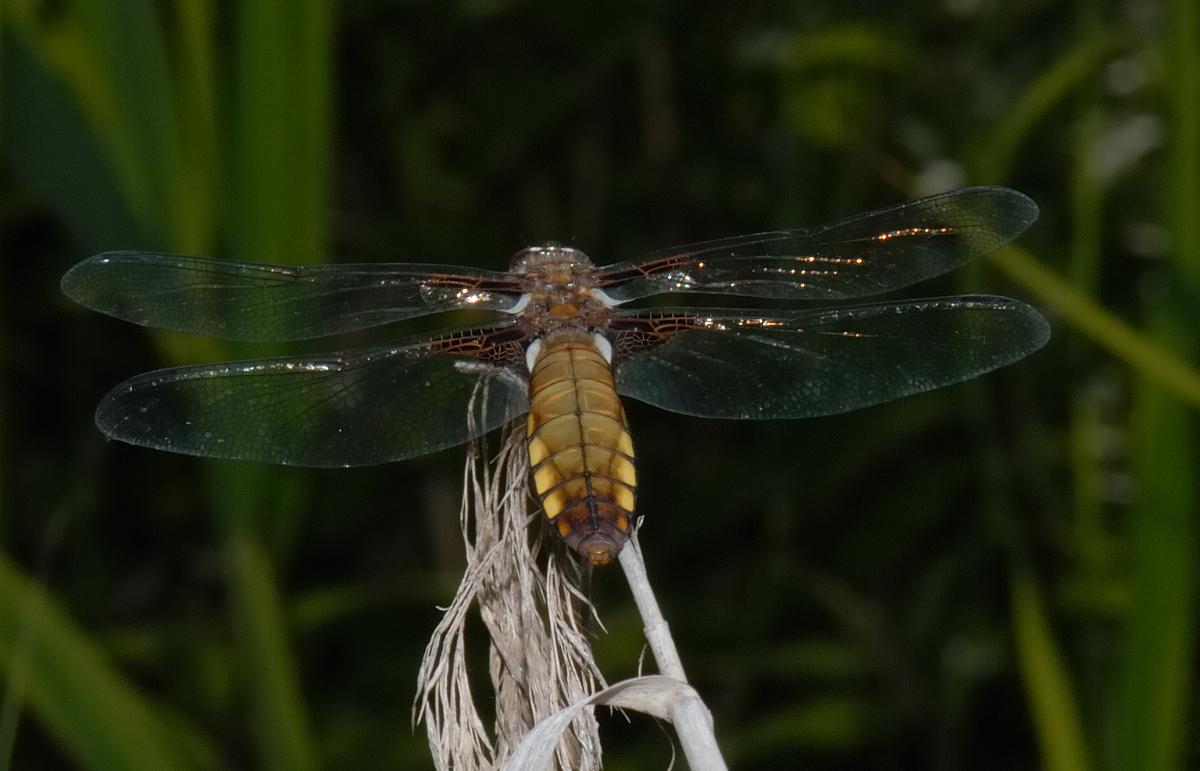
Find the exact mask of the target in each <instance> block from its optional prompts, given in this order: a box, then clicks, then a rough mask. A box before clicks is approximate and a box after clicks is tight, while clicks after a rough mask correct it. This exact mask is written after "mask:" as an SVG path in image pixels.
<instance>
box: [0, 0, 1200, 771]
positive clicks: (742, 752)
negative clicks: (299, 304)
mask: <svg viewBox="0 0 1200 771" xmlns="http://www.w3.org/2000/svg"><path fill="white" fill-rule="evenodd" d="M1198 14H1200V11H1198V10H1197V7H1196V4H1195V3H1194V2H1193V0H1130V1H1128V2H1086V1H1081V2H1075V3H1059V2H1046V1H1042V0H1022V1H1021V2H1000V1H999V0H944V2H938V3H926V2H888V3H872V2H852V3H846V2H834V1H832V0H831V1H829V2H820V1H818V0H814V1H812V2H802V3H786V2H765V1H762V2H748V3H736V4H735V3H711V4H705V3H684V2H678V3H669V2H663V3H655V4H640V3H628V4H621V3H611V4H603V5H600V4H597V5H590V4H574V3H551V2H521V1H520V0H458V1H457V2H446V3H419V2H384V1H383V0H356V1H348V2H345V3H341V4H338V5H337V6H336V7H333V6H330V5H327V4H325V3H321V2H316V1H315V0H306V1H304V2H296V3H290V4H278V7H277V5H276V4H273V3H268V2H266V1H265V0H248V1H247V2H239V3H232V2H202V1H197V2H183V1H182V0H181V1H180V2H151V0H122V1H121V2H116V0H112V1H111V2H105V1H104V0H74V1H72V0H57V1H55V2H50V1H48V0H43V1H41V2H38V1H37V0H8V2H6V3H5V4H4V5H3V7H2V8H0V45H2V54H0V66H2V69H0V109H2V113H0V147H2V150H3V154H2V158H0V249H2V254H0V303H2V316H0V319H2V323H0V364H2V370H0V378H2V379H0V539H2V540H0V543H2V548H3V552H2V554H0V673H2V674H3V676H4V679H3V681H4V683H5V698H4V702H3V706H2V708H0V758H2V759H3V760H4V761H5V762H6V763H8V764H11V765H12V766H13V767H18V768H34V767H37V768H48V767H76V766H78V767H91V768H122V769H123V768H153V769H158V768H164V767H168V766H170V765H175V766H179V767H201V768H220V767H227V768H247V767H263V768H269V767H273V768H304V767H329V768H423V767H427V766H428V765H429V759H428V758H429V756H428V750H427V749H426V747H425V740H424V731H423V729H420V728H418V729H417V731H416V732H415V733H414V732H413V731H412V730H411V729H410V727H409V707H410V704H411V701H412V697H413V693H414V690H415V677H416V670H417V666H418V662H419V659H420V655H421V651H422V647H423V645H424V642H425V640H426V639H427V637H428V634H429V633H430V631H431V630H432V628H433V626H434V624H435V623H436V622H437V619H438V612H437V610H436V606H437V605H438V604H439V603H443V604H444V603H445V602H447V601H448V600H449V598H450V597H451V594H452V591H453V587H454V585H455V583H456V581H457V578H458V573H459V571H460V569H461V559H462V558H461V553H460V552H461V548H460V546H459V545H458V543H457V538H458V536H457V518H456V515H457V506H458V496H459V492H460V490H459V488H460V484H461V473H462V462H463V451H462V450H461V449H456V450H453V451H447V452H444V453H440V454H438V455H435V456H432V457H428V458H422V459H419V460H414V461H411V462H405V463H400V464H393V465H390V466H386V467H378V468H369V469H356V470H349V471H305V470H295V469H289V470H279V469H270V468H263V467H258V466H253V465H245V464H221V463H213V462H207V461H201V460H197V459H193V458H185V457H176V456H169V455H166V454H161V453H155V452H150V451H146V450H142V449H136V448H132V447H128V446H124V445H119V444H107V443H106V442H105V441H104V439H103V438H102V436H101V435H100V434H99V433H98V432H97V431H96V429H95V428H94V426H93V424H92V419H91V414H92V410H93V409H94V407H95V404H96V402H97V401H98V400H99V398H100V397H101V396H102V395H103V394H104V392H105V391H106V390H107V389H108V388H109V387H111V386H112V385H114V384H115V383H117V382H119V381H120V380H122V379H124V378H125V377H128V376H130V375H132V374H134V373H136V372H139V371H143V370H146V369H150V368H152V367H154V366H159V365H162V364H164V363H180V362H184V361H187V362H199V361H213V360H218V359H222V358H227V357H232V356H237V355H244V354H246V353H248V352H249V350H248V349H245V348H237V349H235V348H234V347H233V346H229V345H226V344H222V343H217V342H214V341H209V340H200V339H195V338H188V337H185V336H178V335H168V334H160V333H155V332H150V331H146V330H143V329H140V328H137V327H133V326H131V325H127V324H123V323H120V322H117V321H113V320H111V319H107V318H103V317H100V316H98V315H96V314H92V313H89V312H87V311H85V310H83V309H81V308H79V307H75V306H73V305H72V304H71V303H70V302H69V301H67V300H66V299H65V298H64V297H62V296H61V294H60V293H59V291H58V280H59V277H60V276H61V275H62V273H63V272H64V271H65V270H66V269H67V268H68V267H69V266H70V265H72V264H73V263H75V262H76V261H78V260H80V259H82V258H83V257H85V256H87V255H89V254H91V253H94V252H98V251H102V250H107V249H116V248H145V249H158V250H172V251H180V252H187V253H199V254H214V255H220V256H231V257H238V258H242V259H255V260H261V261H286V262H306V261H317V260H329V261H334V260H343V261H344V260H354V261H404V260H411V261H426V262H448V263H459V264H469V265H475V266H480V267H488V268H497V269H499V268H503V267H505V266H506V265H507V260H508V258H509V255H511V254H512V253H513V252H515V251H517V250H518V249H520V248H521V247H523V246H526V245H528V244H530V243H535V242H539V241H544V240H549V239H553V240H558V241H562V242H567V243H571V244H573V245H576V246H578V247H580V248H582V249H584V250H585V251H587V252H588V253H589V254H591V255H592V256H593V257H594V258H595V259H596V260H597V261H598V262H600V263H607V262H612V261H616V260H619V259H626V258H629V257H632V256H636V255H637V254H638V253H640V252H642V251H646V250H650V249H655V248H659V247H662V246H667V245H670V244H673V243H680V242H687V241H694V240H699V239H704V238H710V237H720V236H727V235H733V234H738V233H743V232H752V231H756V230H765V229H770V228H777V227H799V226H804V225H812V224H817V223H820V222H823V221H826V220H829V219H834V218H837V217H841V216H845V215H849V214H853V213H856V212H858V211H862V210H866V209H869V208H872V207H875V206H878V205H885V204H891V203H895V202H898V201H901V200H904V199H906V198H910V197H914V196H917V195H922V194H927V193H932V192H937V191H940V190H943V189H948V188H952V187H955V186H959V185H962V184H975V183H999V184H1007V185H1010V186H1012V187H1015V188H1018V189H1020V190H1022V191H1024V192H1026V193H1028V194H1029V195H1031V196H1032V197H1033V198H1034V199H1036V200H1037V201H1038V203H1039V204H1040V205H1041V207H1042V217H1041V220H1040V221H1039V222H1038V223H1037V224H1036V225H1035V226H1034V227H1033V228H1032V229H1031V230H1030V231H1029V232H1028V233H1027V234H1025V236H1023V237H1022V238H1021V239H1020V240H1019V243H1018V246H1017V247H1015V248H1011V249H1008V250H1006V251H1004V252H1002V253H1000V254H999V255H997V256H995V257H993V258H990V259H989V260H986V261H984V262H983V263H982V264H980V265H979V266H972V267H971V268H969V269H965V270H962V271H959V272H957V273H956V274H954V275H951V276H948V277H945V278H943V279H939V280H936V281H933V282H928V283H927V284H924V285H922V286H921V287H918V288H915V289H914V290H913V291H912V292H909V293H908V294H909V295H914V293H915V294H916V295H936V294H944V293H951V292H957V291H983V292H996V293H1003V294H1009V295H1012V296H1015V297H1019V298H1022V299H1025V300H1026V301H1028V302H1031V303H1033V304H1035V305H1037V306H1039V307H1040V308H1042V309H1043V310H1044V311H1045V312H1046V314H1047V316H1048V317H1049V318H1050V319H1051V322H1052V324H1053V326H1054V337H1053V339H1052V340H1051V342H1050V344H1049V345H1048V346H1047V347H1046V348H1045V349H1044V350H1042V351H1041V352H1039V353H1037V354H1035V355H1034V356H1032V357H1030V358H1029V359H1028V360H1026V361H1023V362H1021V363H1019V364H1017V365H1015V366H1012V367H1009V368H1007V369H1005V370H1003V371H1000V372H998V373H995V374H993V375H990V376H988V377H986V378H984V379H982V380H980V381H977V382H973V383H969V384H965V385H961V386H957V387H954V388H949V389H945V390H943V391H939V392H936V393H932V394H926V395H922V396H917V397H912V398H908V399H904V400H901V401H898V402H895V403H893V404H889V405H885V406H880V407H875V408H872V409H867V410H863V411H861V412H858V413H854V414H850V415H845V416H839V417H832V418H825V419H819V420H810V421H805V422H769V423H748V422H747V423H737V422H720V421H701V420H696V419H690V418H685V417H680V416H676V415H670V414H666V413H663V412H659V411H656V410H654V409H652V408H649V407H646V406H644V405H640V404H635V403H630V404H629V405H628V410H629V412H630V419H631V422H632V425H633V427H634V431H635V437H636V441H637V443H638V449H639V456H640V473H641V479H642V490H641V497H640V507H641V510H642V512H643V513H644V514H645V515H646V518H647V526H646V528H645V530H644V532H643V544H644V546H645V549H646V552H647V561H648V564H649V569H650V572H651V576H652V578H653V579H654V581H655V585H656V588H657V590H658V592H659V595H660V601H661V602H662V604H663V606H664V610H665V612H666V614H667V617H668V619H669V620H670V622H671V625H672V628H673V630H674V632H675V635H676V639H677V641H678V643H679V645H680V647H681V652H682V654H683V658H684V662H685V665H686V666H687V668H688V671H689V674H690V676H691V679H692V681H693V683H694V685H695V686H696V687H697V689H698V690H699V691H700V693H701V694H702V695H703V696H704V698H705V699H706V701H707V702H708V704H709V706H710V707H711V708H712V710H713V713H714V715H715V718H716V727H717V735H718V739H719V741H720V743H721V744H722V746H723V748H724V750H725V752H726V753H727V757H728V759H729V761H730V763H731V764H732V765H733V766H735V767H737V768H745V769H778V768H811V769H850V768H878V769H901V768H936V769H954V768H974V769H987V768H1031V767H1037V766H1042V767H1045V768H1051V769H1089V768H1096V769H1133V768H1138V769H1167V768H1181V767H1196V766H1197V765H1198V764H1200V753H1198V752H1197V732H1196V731H1195V729H1194V726H1195V723H1196V719H1197V715H1196V713H1195V698H1194V695H1193V693H1194V676H1193V669H1194V667H1193V662H1194V658H1195V652H1196V644H1195V620H1196V584H1197V576H1196V568H1195V563H1196V556H1197V543H1198V542H1197V523H1196V515H1197V498H1196V496H1197V483H1198V481H1200V480H1198V474H1197V468H1198V466H1197V463H1196V452H1197V448H1196V437H1197V421H1196V407H1197V405H1200V372H1198V371H1197V369H1196V362H1197V358H1196V354H1197V350H1196V338H1195V329H1196V328H1197V324H1198V323H1200V312H1198V310H1197V309H1198V308H1200V303H1198V302H1197V300H1198V299H1200V87H1198V83H1200V75H1198V70H1200V20H1198V19H1197V16H1198ZM456 321H459V320H458V319H445V318H440V319H436V320H429V321H419V322H414V323H411V324H408V325H406V326H405V327H404V328H403V330H402V331H404V332H414V331H418V330H421V329H427V328H432V327H433V325H435V324H436V325H440V324H443V323H455V322H456ZM300 349H302V350H309V349H305V348H303V347H302V346H301V347H300ZM257 350H258V349H256V351H257ZM289 350H290V349H289ZM397 398H404V395H403V394H397ZM591 592H592V594H593V597H594V598H595V600H596V602H597V604H598V606H599V608H600V612H601V615H602V617H603V618H604V620H605V623H606V624H607V626H608V629H609V633H608V634H602V633H599V632H597V633H596V634H595V639H594V643H595V646H596V648H597V651H598V655H599V656H600V660H601V663H602V666H603V668H604V670H605V672H606V673H607V675H608V677H609V679H610V680H617V679H620V678H623V677H626V676H629V675H632V674H633V673H634V672H635V671H636V667H637V662H638V656H639V654H640V653H641V651H642V645H643V642H642V639H641V636H640V623H639V621H638V619H637V616H636V613H635V612H634V610H633V607H632V603H631V602H630V600H629V598H628V595H627V590H626V587H625V586H624V582H623V579H622V577H621V575H620V573H619V571H616V570H603V571H597V572H596V574H595V575H594V576H593V579H592V584H591ZM474 639H475V640H476V646H477V649H478V651H480V652H482V650H483V648H484V646H485V640H484V639H483V638H482V637H481V636H478V635H477V636H476V637H475V638H474ZM481 655H482V654H481ZM477 669H478V671H479V673H480V674H481V675H482V674H483V673H484V672H485V667H484V665H483V659H482V658H480V659H479V666H478V668H477ZM481 700H483V701H486V698H484V697H483V696H482V695H481ZM604 736H605V752H606V761H607V763H606V764H607V767H609V768H613V769H624V768H629V769H633V768H638V769H657V768H664V767H666V766H667V764H668V762H669V760H670V758H671V754H672V749H671V747H672V742H673V741H674V739H673V734H671V732H670V730H669V728H668V729H665V730H664V729H662V728H660V727H659V726H656V725H655V724H654V723H653V721H651V720H650V719H648V718H644V717H635V718H634V719H633V722H632V724H631V725H630V724H627V723H626V721H625V720H624V719H623V718H620V717H617V718H604Z"/></svg>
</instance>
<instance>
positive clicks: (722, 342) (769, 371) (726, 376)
mask: <svg viewBox="0 0 1200 771" xmlns="http://www.w3.org/2000/svg"><path fill="white" fill-rule="evenodd" d="M613 328H614V329H615V330H617V334H616V338H615V348H616V351H617V363H616V371H617V390H618V391H619V392H620V393H621V394H623V395H625V396H631V397H633V398H634V399H638V400H640V401H643V402H646V403H648V404H653V405H654V406H656V407H661V408H662V409H665V410H670V411H672V412H679V413H683V414H685V415H695V416H698V417H706V418H740V419H765V418H807V417H816V416H819V415H832V414H835V413H839V412H847V411H849V410H853V409H857V408H859V407H867V406H870V405H873V404H880V403H883V402H887V401H891V400H892V399H897V398H899V397H902V396H907V395H909V394H915V393H920V392H922V391H930V390H932V389H935V388H940V387H942V386H945V385H949V384H951V383H957V382H960V381H963V380H968V379H970V378H973V377H976V376H978V375H981V374H983V373H985V372H990V371H991V370H994V369H997V368H998V367H1002V366H1004V365H1006V364H1010V363H1012V362H1014V361H1016V360H1018V359H1020V358H1022V357H1024V356H1026V355H1028V354H1030V353H1032V352H1033V351H1036V350H1037V349H1038V348H1040V347H1041V346H1042V345H1044V344H1045V342H1046V340H1047V339H1048V338H1049V334H1050V330H1049V326H1048V324H1047V323H1046V320H1045V319H1044V318H1042V316H1041V314H1039V313H1038V312H1037V311H1036V310H1034V309H1033V308H1031V307H1029V306H1028V305H1025V304H1024V303H1021V302H1018V301H1016V300H1009V299H1007V298H1003V297H973V296H962V297H947V298H940V299H931V300H916V301H911V302H902V303H890V304H879V305H862V306H857V307H848V308H823V309H818V310H804V311H794V312H783V313H779V312H770V311H766V312H764V311H761V310H756V311H751V310H744V311H743V310H712V311H708V310H706V311H697V310H695V309H690V310H689V309H686V308H675V309H656V310H653V311H638V312H629V311H626V312H621V314H620V317H619V318H618V319H616V320H614V322H613Z"/></svg>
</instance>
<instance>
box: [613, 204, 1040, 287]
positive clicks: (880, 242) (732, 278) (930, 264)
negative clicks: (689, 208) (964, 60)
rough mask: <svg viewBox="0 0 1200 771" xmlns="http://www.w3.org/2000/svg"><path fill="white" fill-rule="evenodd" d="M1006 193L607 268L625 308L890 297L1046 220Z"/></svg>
mask: <svg viewBox="0 0 1200 771" xmlns="http://www.w3.org/2000/svg"><path fill="white" fill-rule="evenodd" d="M1037 215H1038V208H1037V204H1035V203H1034V202H1033V201H1032V200H1030V199H1029V198H1028V197H1027V196H1025V195H1024V194H1022V193H1019V192H1017V191H1015V190H1009V189H1008V188H1003V187H971V188H964V189H961V190H955V191H952V192H949V193H943V194H941V195H935V196H931V197H929V198H921V199H918V200H916V201H910V202H908V203H904V204H901V205H899V206H894V207H892V208H888V209H879V210H877V211H872V212H868V213H866V214H860V215H857V216H855V217H850V218H849V219H844V220H840V221H838V222H834V223H831V224H828V225H824V226H822V227H818V228H813V229H809V230H782V231H775V232H770V233H757V234H754V235H748V236H737V237H735V238H726V239H721V240H719V241H705V242H703V243H698V244H691V245H688V246H678V247H674V248H671V249H664V250H662V251H658V252H654V253H652V254H650V255H646V256H645V257H642V258H641V259H639V260H635V261H632V262H625V263H618V264H615V265H608V266H605V267H603V268H601V269H600V271H599V274H598V275H599V284H600V287H601V288H602V289H603V290H604V292H605V293H606V294H607V295H608V296H609V297H611V298H613V299H614V300H616V301H617V302H627V301H630V300H636V299H638V298H641V297H646V296H648V295H652V294H658V293H661V292H696V293H703V294H719V295H741V296H746V297H767V298H777V299H787V300H844V299H849V298H853V297H865V296H870V295H876V294H881V293H883V292H888V291H891V290H893V289H899V288H901V287H905V286H908V285H909V284H913V283H916V282H918V281H922V280H924V279H927V278H932V277H933V276H937V275H940V274H942V273H945V272H947V271H950V270H953V269H955V268H957V267H959V266H961V265H963V264H964V263H967V262H970V261H971V260H974V259H976V258H978V257H982V256H983V255H985V254H988V253H989V252H992V251H995V250H996V249H998V248H999V247H1000V246H1002V245H1004V244H1006V243H1008V242H1009V241H1011V240H1012V239H1014V238H1016V237H1017V236H1018V235H1020V234H1021V233H1022V232H1023V231H1024V230H1025V229H1026V228H1028V227H1029V225H1030V224H1032V223H1033V222H1034V220H1036V219H1037Z"/></svg>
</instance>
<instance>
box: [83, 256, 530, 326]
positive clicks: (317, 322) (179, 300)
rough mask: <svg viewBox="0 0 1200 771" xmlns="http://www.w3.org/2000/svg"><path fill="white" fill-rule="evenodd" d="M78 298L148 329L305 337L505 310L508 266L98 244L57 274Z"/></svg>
mask: <svg viewBox="0 0 1200 771" xmlns="http://www.w3.org/2000/svg"><path fill="white" fill-rule="evenodd" d="M62 288H63V292H65V293H66V295H67V296H68V297H70V298H71V299H72V300H75V301H76V302H78V303H80V304H81V305H85V306H87V307H88V308H91V309H93V310H97V311H100V312H101V313H106V314H108V315H110V316H115V317H117V318H119V319H124V320H125V321H131V322H133V323H135V324H141V325H142V326H147V327H158V328H160V329H173V330H176V331H179V332H193V333H196V334H200V335H208V336H210V337H219V338H222V339H225V340H305V339H309V338H314V337H324V336H326V335H332V334H337V333H340V332H349V331H352V330H355V329H364V328H367V327H375V326H379V325H382V324H389V323H391V322H393V321H400V320H402V319H408V318H413V317H415V316H424V315H427V314H431V313H438V312H441V311H447V310H453V309H456V308H481V309H484V310H496V311H507V310H510V309H511V308H512V307H513V306H514V305H515V304H516V302H517V300H518V299H519V297H520V295H521V286H520V281H519V279H518V278H517V277H515V276H513V275H511V274H507V273H496V272H492V271H486V270H474V269H472V268H463V267H455V266H446V265H401V264H391V265H387V264H384V265H304V266H295V265H265V264H258V263H250V262H233V261H230V260H215V259H209V258H205V257H186V256H182V255H176V254H160V253H155V252H106V253H104V254H98V255H96V256H94V257H91V258H89V259H87V260H84V261H83V262H81V263H79V264H78V265H76V266H75V267H73V268H71V270H69V271H67V274H66V275H65V276H63V280H62Z"/></svg>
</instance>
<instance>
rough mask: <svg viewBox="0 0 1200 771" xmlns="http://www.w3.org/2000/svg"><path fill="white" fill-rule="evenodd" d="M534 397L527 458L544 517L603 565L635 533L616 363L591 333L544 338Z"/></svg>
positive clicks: (629, 444)
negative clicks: (631, 528)
mask: <svg viewBox="0 0 1200 771" xmlns="http://www.w3.org/2000/svg"><path fill="white" fill-rule="evenodd" d="M529 402H530V408H529V425H528V432H529V464H530V466H531V467H532V473H533V484H534V488H535V489H536V490H537V494H538V497H539V498H541V501H542V506H543V508H544V509H545V510H546V516H547V517H548V518H549V519H550V521H551V522H552V523H554V527H555V530H556V531H557V532H558V534H559V535H560V536H562V538H563V539H564V540H566V542H567V544H568V545H570V546H571V548H573V549H575V550H576V551H578V552H579V553H580V554H582V555H583V556H584V557H585V558H586V559H587V560H588V562H590V563H592V564H594V565H603V564H605V563H607V562H609V561H611V560H612V558H613V557H614V556H616V554H617V552H619V551H620V550H621V547H622V546H623V545H624V544H625V541H626V540H628V538H629V528H630V521H631V520H632V517H633V510H634V503H635V500H636V496H637V473H636V471H635V468H634V455H633V440H632V438H631V437H630V435H629V424H628V423H627V422H626V420H625V410H624V408H623V407H622V406H621V401H620V399H618V398H617V391H616V387H615V385H614V382H613V371H612V366H611V365H610V364H609V362H608V361H606V360H605V358H604V355H603V354H602V353H601V352H600V350H599V349H598V348H597V347H596V342H595V340H594V339H593V338H592V336H591V335H590V334H588V333H586V332H584V331H583V330H563V331H561V332H558V333H555V334H553V335H548V336H547V337H544V338H542V347H541V350H540V351H539V352H538V355H537V359H536V360H535V361H534V362H533V366H532V370H531V372H530V376H529Z"/></svg>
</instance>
